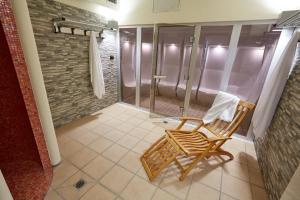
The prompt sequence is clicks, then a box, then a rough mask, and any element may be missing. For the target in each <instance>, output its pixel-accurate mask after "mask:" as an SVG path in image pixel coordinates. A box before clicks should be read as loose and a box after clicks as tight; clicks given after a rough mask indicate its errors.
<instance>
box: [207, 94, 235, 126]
mask: <svg viewBox="0 0 300 200" xmlns="http://www.w3.org/2000/svg"><path fill="white" fill-rule="evenodd" d="M239 101H240V99H239V98H238V97H237V96H234V95H232V94H228V93H226V92H219V93H218V95H217V96H216V98H215V100H214V103H213V105H212V106H211V108H210V109H209V110H208V111H207V113H206V114H205V116H204V117H203V119H202V120H203V122H204V123H205V124H208V123H211V122H213V121H214V120H215V119H217V118H219V119H220V120H224V121H226V122H231V121H232V119H233V117H234V113H235V110H236V108H237V106H238V104H239Z"/></svg>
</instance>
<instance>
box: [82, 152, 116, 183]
mask: <svg viewBox="0 0 300 200" xmlns="http://www.w3.org/2000/svg"><path fill="white" fill-rule="evenodd" d="M113 165H114V163H113V162H112V161H110V160H108V159H106V158H103V157H102V156H98V157H97V158H96V159H94V160H92V161H91V162H90V163H89V164H88V165H86V166H85V167H84V168H83V169H82V170H83V171H84V172H85V173H87V174H88V175H89V176H91V177H92V178H94V179H99V178H101V177H102V176H103V175H104V174H105V173H107V172H108V171H109V170H110V169H111V168H112V167H113Z"/></svg>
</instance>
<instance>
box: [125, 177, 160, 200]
mask: <svg viewBox="0 0 300 200" xmlns="http://www.w3.org/2000/svg"><path fill="white" fill-rule="evenodd" d="M155 189H156V187H155V186H153V185H152V184H150V183H149V182H147V181H145V180H144V179H142V178H140V177H138V176H135V177H134V178H133V179H132V180H131V181H130V183H129V184H128V185H127V187H126V188H125V189H124V191H123V192H122V194H121V196H122V198H124V200H150V199H151V198H152V196H153V194H154V192H155Z"/></svg>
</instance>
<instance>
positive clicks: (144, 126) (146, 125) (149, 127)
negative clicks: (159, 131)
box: [139, 120, 156, 131]
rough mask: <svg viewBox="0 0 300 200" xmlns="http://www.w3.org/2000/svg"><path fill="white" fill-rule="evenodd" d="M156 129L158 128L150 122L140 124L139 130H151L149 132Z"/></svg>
mask: <svg viewBox="0 0 300 200" xmlns="http://www.w3.org/2000/svg"><path fill="white" fill-rule="evenodd" d="M155 127H156V125H155V124H153V123H152V122H151V121H148V120H147V121H144V122H142V123H141V124H139V128H141V129H144V130H149V131H150V130H152V129H154V128H155Z"/></svg>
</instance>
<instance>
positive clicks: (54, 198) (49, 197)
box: [44, 189, 63, 200]
mask: <svg viewBox="0 0 300 200" xmlns="http://www.w3.org/2000/svg"><path fill="white" fill-rule="evenodd" d="M44 200H63V199H62V198H61V197H60V196H59V195H58V193H57V192H56V191H54V190H51V189H50V190H49V191H48V193H47V194H46V196H45V199H44Z"/></svg>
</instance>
